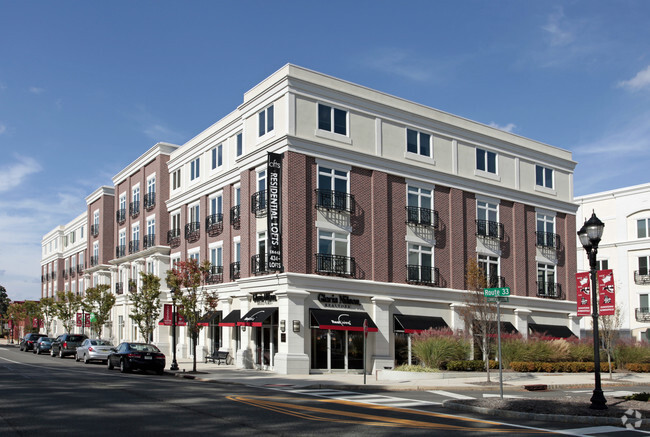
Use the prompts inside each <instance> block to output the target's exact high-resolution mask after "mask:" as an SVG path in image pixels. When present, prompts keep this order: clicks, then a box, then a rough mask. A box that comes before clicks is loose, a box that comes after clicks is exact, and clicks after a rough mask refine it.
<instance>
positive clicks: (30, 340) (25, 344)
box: [20, 333, 47, 352]
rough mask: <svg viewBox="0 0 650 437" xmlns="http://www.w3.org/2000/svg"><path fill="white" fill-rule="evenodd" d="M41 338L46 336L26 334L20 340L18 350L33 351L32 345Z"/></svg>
mask: <svg viewBox="0 0 650 437" xmlns="http://www.w3.org/2000/svg"><path fill="white" fill-rule="evenodd" d="M41 337H47V335H45V334H34V333H30V334H27V335H26V336H25V337H24V338H23V339H22V340H20V350H21V351H25V352H27V351H31V350H32V349H34V343H36V341H37V340H38V339H39V338H41Z"/></svg>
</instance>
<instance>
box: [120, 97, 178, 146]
mask: <svg viewBox="0 0 650 437" xmlns="http://www.w3.org/2000/svg"><path fill="white" fill-rule="evenodd" d="M137 110H138V112H137V113H136V114H134V115H132V118H133V119H135V120H136V121H137V122H138V124H139V125H140V131H141V132H142V133H143V134H145V135H146V136H147V137H149V138H151V139H152V140H154V141H156V142H158V141H169V142H172V143H173V142H179V141H182V140H183V139H184V138H185V136H184V135H182V134H181V133H180V132H176V131H174V130H173V129H171V128H169V127H167V126H165V124H164V123H163V122H162V121H161V120H160V119H158V117H156V116H155V115H153V114H152V113H151V112H150V111H149V110H148V109H147V108H146V107H144V106H139V107H138V108H137Z"/></svg>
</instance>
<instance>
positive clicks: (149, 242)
mask: <svg viewBox="0 0 650 437" xmlns="http://www.w3.org/2000/svg"><path fill="white" fill-rule="evenodd" d="M155 245H156V234H147V235H145V236H144V239H143V240H142V248H143V249H148V248H150V247H154V246H155Z"/></svg>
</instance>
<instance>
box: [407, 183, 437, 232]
mask: <svg viewBox="0 0 650 437" xmlns="http://www.w3.org/2000/svg"><path fill="white" fill-rule="evenodd" d="M406 193H407V197H406V206H407V207H408V208H407V220H408V222H409V223H417V224H425V225H426V224H428V225H432V224H434V221H433V213H432V211H433V190H431V189H428V188H422V187H418V186H415V185H411V184H409V185H408V188H407V189H406Z"/></svg>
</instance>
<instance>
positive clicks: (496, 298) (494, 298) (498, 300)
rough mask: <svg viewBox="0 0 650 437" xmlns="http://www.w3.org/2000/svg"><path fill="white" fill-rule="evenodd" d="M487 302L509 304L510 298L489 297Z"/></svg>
mask: <svg viewBox="0 0 650 437" xmlns="http://www.w3.org/2000/svg"><path fill="white" fill-rule="evenodd" d="M486 300H487V301H488V302H509V301H510V298H509V297H503V296H492V297H487V298H486Z"/></svg>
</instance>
